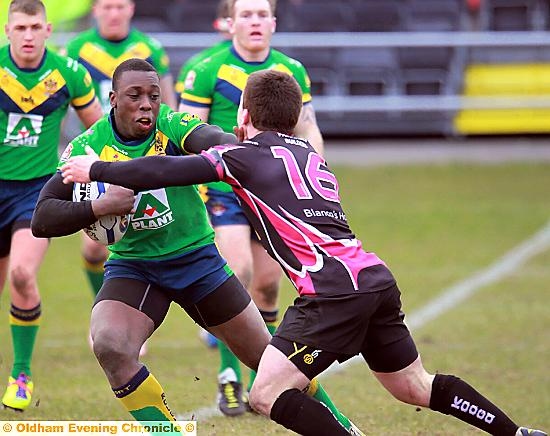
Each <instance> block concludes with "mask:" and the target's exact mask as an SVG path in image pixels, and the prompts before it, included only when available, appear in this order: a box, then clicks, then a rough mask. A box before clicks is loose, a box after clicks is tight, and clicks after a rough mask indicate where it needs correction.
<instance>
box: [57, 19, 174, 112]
mask: <svg viewBox="0 0 550 436" xmlns="http://www.w3.org/2000/svg"><path fill="white" fill-rule="evenodd" d="M67 55H68V56H70V57H72V58H73V59H77V60H78V61H79V62H80V63H81V64H82V65H84V66H85V67H86V69H87V70H88V71H89V72H90V74H91V75H92V79H93V82H94V87H95V90H96V94H97V96H98V97H99V100H100V102H101V106H102V107H103V111H104V112H105V113H108V112H109V110H110V109H111V106H110V103H109V92H110V91H111V79H112V78H113V73H114V71H115V68H116V67H117V66H118V65H119V64H120V63H121V62H124V61H125V60H127V59H131V58H140V59H145V60H146V61H147V62H149V63H150V64H151V65H153V66H154V67H155V69H156V70H157V72H158V73H159V76H161V77H162V76H164V75H166V74H168V72H169V67H170V62H169V60H168V55H167V54H166V51H165V50H164V49H163V48H162V46H161V45H160V43H159V42H158V41H157V40H155V39H153V38H151V37H150V36H147V35H146V34H144V33H142V32H140V31H139V30H136V29H134V28H132V29H130V33H129V34H128V36H127V37H126V38H124V39H123V40H121V41H109V40H106V39H104V38H102V37H101V35H100V34H99V32H98V30H97V28H92V29H89V30H87V31H85V32H82V33H80V34H78V35H77V36H76V37H75V38H74V39H73V40H71V41H69V43H68V44H67Z"/></svg>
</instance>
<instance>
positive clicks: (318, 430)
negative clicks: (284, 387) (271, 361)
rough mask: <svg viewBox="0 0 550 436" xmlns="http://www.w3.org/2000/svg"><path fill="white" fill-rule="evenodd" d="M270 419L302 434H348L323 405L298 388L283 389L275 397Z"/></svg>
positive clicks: (316, 435) (307, 435) (335, 435)
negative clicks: (277, 396)
mask: <svg viewBox="0 0 550 436" xmlns="http://www.w3.org/2000/svg"><path fill="white" fill-rule="evenodd" d="M271 419H272V420H273V421H275V422H276V423H277V424H281V425H282V426H283V427H286V428H288V429H289V430H292V431H294V432H296V433H298V434H301V435H304V436H309V435H311V436H321V435H331V436H337V435H349V433H348V431H347V430H346V429H345V428H344V427H342V424H340V423H339V422H338V421H337V420H336V418H335V417H334V415H333V414H332V413H331V411H330V410H329V409H328V408H327V407H326V406H325V405H323V404H322V403H320V402H319V401H317V400H316V399H314V398H312V397H310V396H309V395H307V394H305V393H303V392H300V391H299V390H298V389H289V390H288V391H284V392H283V393H282V394H281V395H280V396H279V398H277V400H276V401H275V403H274V404H273V407H272V408H271Z"/></svg>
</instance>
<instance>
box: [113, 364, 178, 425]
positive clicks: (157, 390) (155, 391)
mask: <svg viewBox="0 0 550 436" xmlns="http://www.w3.org/2000/svg"><path fill="white" fill-rule="evenodd" d="M113 392H114V393H115V395H116V397H117V398H118V399H119V400H120V402H121V403H122V405H123V406H124V407H125V408H126V410H128V412H130V414H131V415H132V416H133V417H134V419H136V420H137V421H140V422H144V421H161V422H162V421H164V422H165V421H175V420H176V418H175V416H174V415H173V413H172V411H171V410H170V408H169V407H168V404H167V402H166V395H165V394H164V390H163V389H162V386H161V385H160V383H159V382H158V381H157V379H156V378H155V377H154V376H153V374H151V373H150V372H149V371H148V370H147V367H145V366H142V367H141V369H140V370H139V371H138V372H137V374H136V375H134V377H132V379H131V380H130V381H129V382H128V383H126V384H125V385H123V386H120V387H118V388H113Z"/></svg>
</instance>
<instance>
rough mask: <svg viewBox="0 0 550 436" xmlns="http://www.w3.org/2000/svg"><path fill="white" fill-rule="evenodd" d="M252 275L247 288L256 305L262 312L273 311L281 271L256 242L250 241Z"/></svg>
mask: <svg viewBox="0 0 550 436" xmlns="http://www.w3.org/2000/svg"><path fill="white" fill-rule="evenodd" d="M251 249H252V259H253V266H254V269H253V271H254V272H253V274H252V283H251V285H250V287H249V291H250V295H252V299H253V300H254V302H255V303H256V305H257V306H258V307H259V308H260V309H263V310H275V309H276V308H277V297H278V295H279V286H280V282H281V277H282V275H283V271H282V269H281V266H280V265H279V264H278V263H277V262H275V260H274V259H273V258H272V257H271V256H270V255H269V254H268V253H267V251H265V249H264V248H263V247H262V246H261V244H260V243H259V242H258V241H255V240H252V242H251Z"/></svg>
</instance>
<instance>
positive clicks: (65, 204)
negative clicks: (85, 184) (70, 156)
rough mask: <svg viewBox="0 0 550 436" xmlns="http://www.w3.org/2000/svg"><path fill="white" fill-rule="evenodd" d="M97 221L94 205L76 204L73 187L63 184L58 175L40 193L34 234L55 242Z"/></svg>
mask: <svg viewBox="0 0 550 436" xmlns="http://www.w3.org/2000/svg"><path fill="white" fill-rule="evenodd" d="M96 220H97V218H96V216H95V215H94V212H93V210H92V205H91V202H90V201H87V202H78V203H77V202H73V201H72V184H71V185H65V184H63V181H62V178H61V175H60V174H59V173H58V174H55V175H54V176H53V177H52V178H51V179H50V180H49V181H48V182H47V183H46V185H44V187H43V188H42V191H41V192H40V196H39V198H38V202H37V204H36V208H35V210H34V214H33V217H32V222H31V230H32V233H33V235H34V236H36V237H37V238H53V237H57V236H66V235H70V234H72V233H76V232H78V231H79V230H81V229H83V228H84V227H87V226H89V225H90V224H92V223H93V222H95V221H96Z"/></svg>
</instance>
